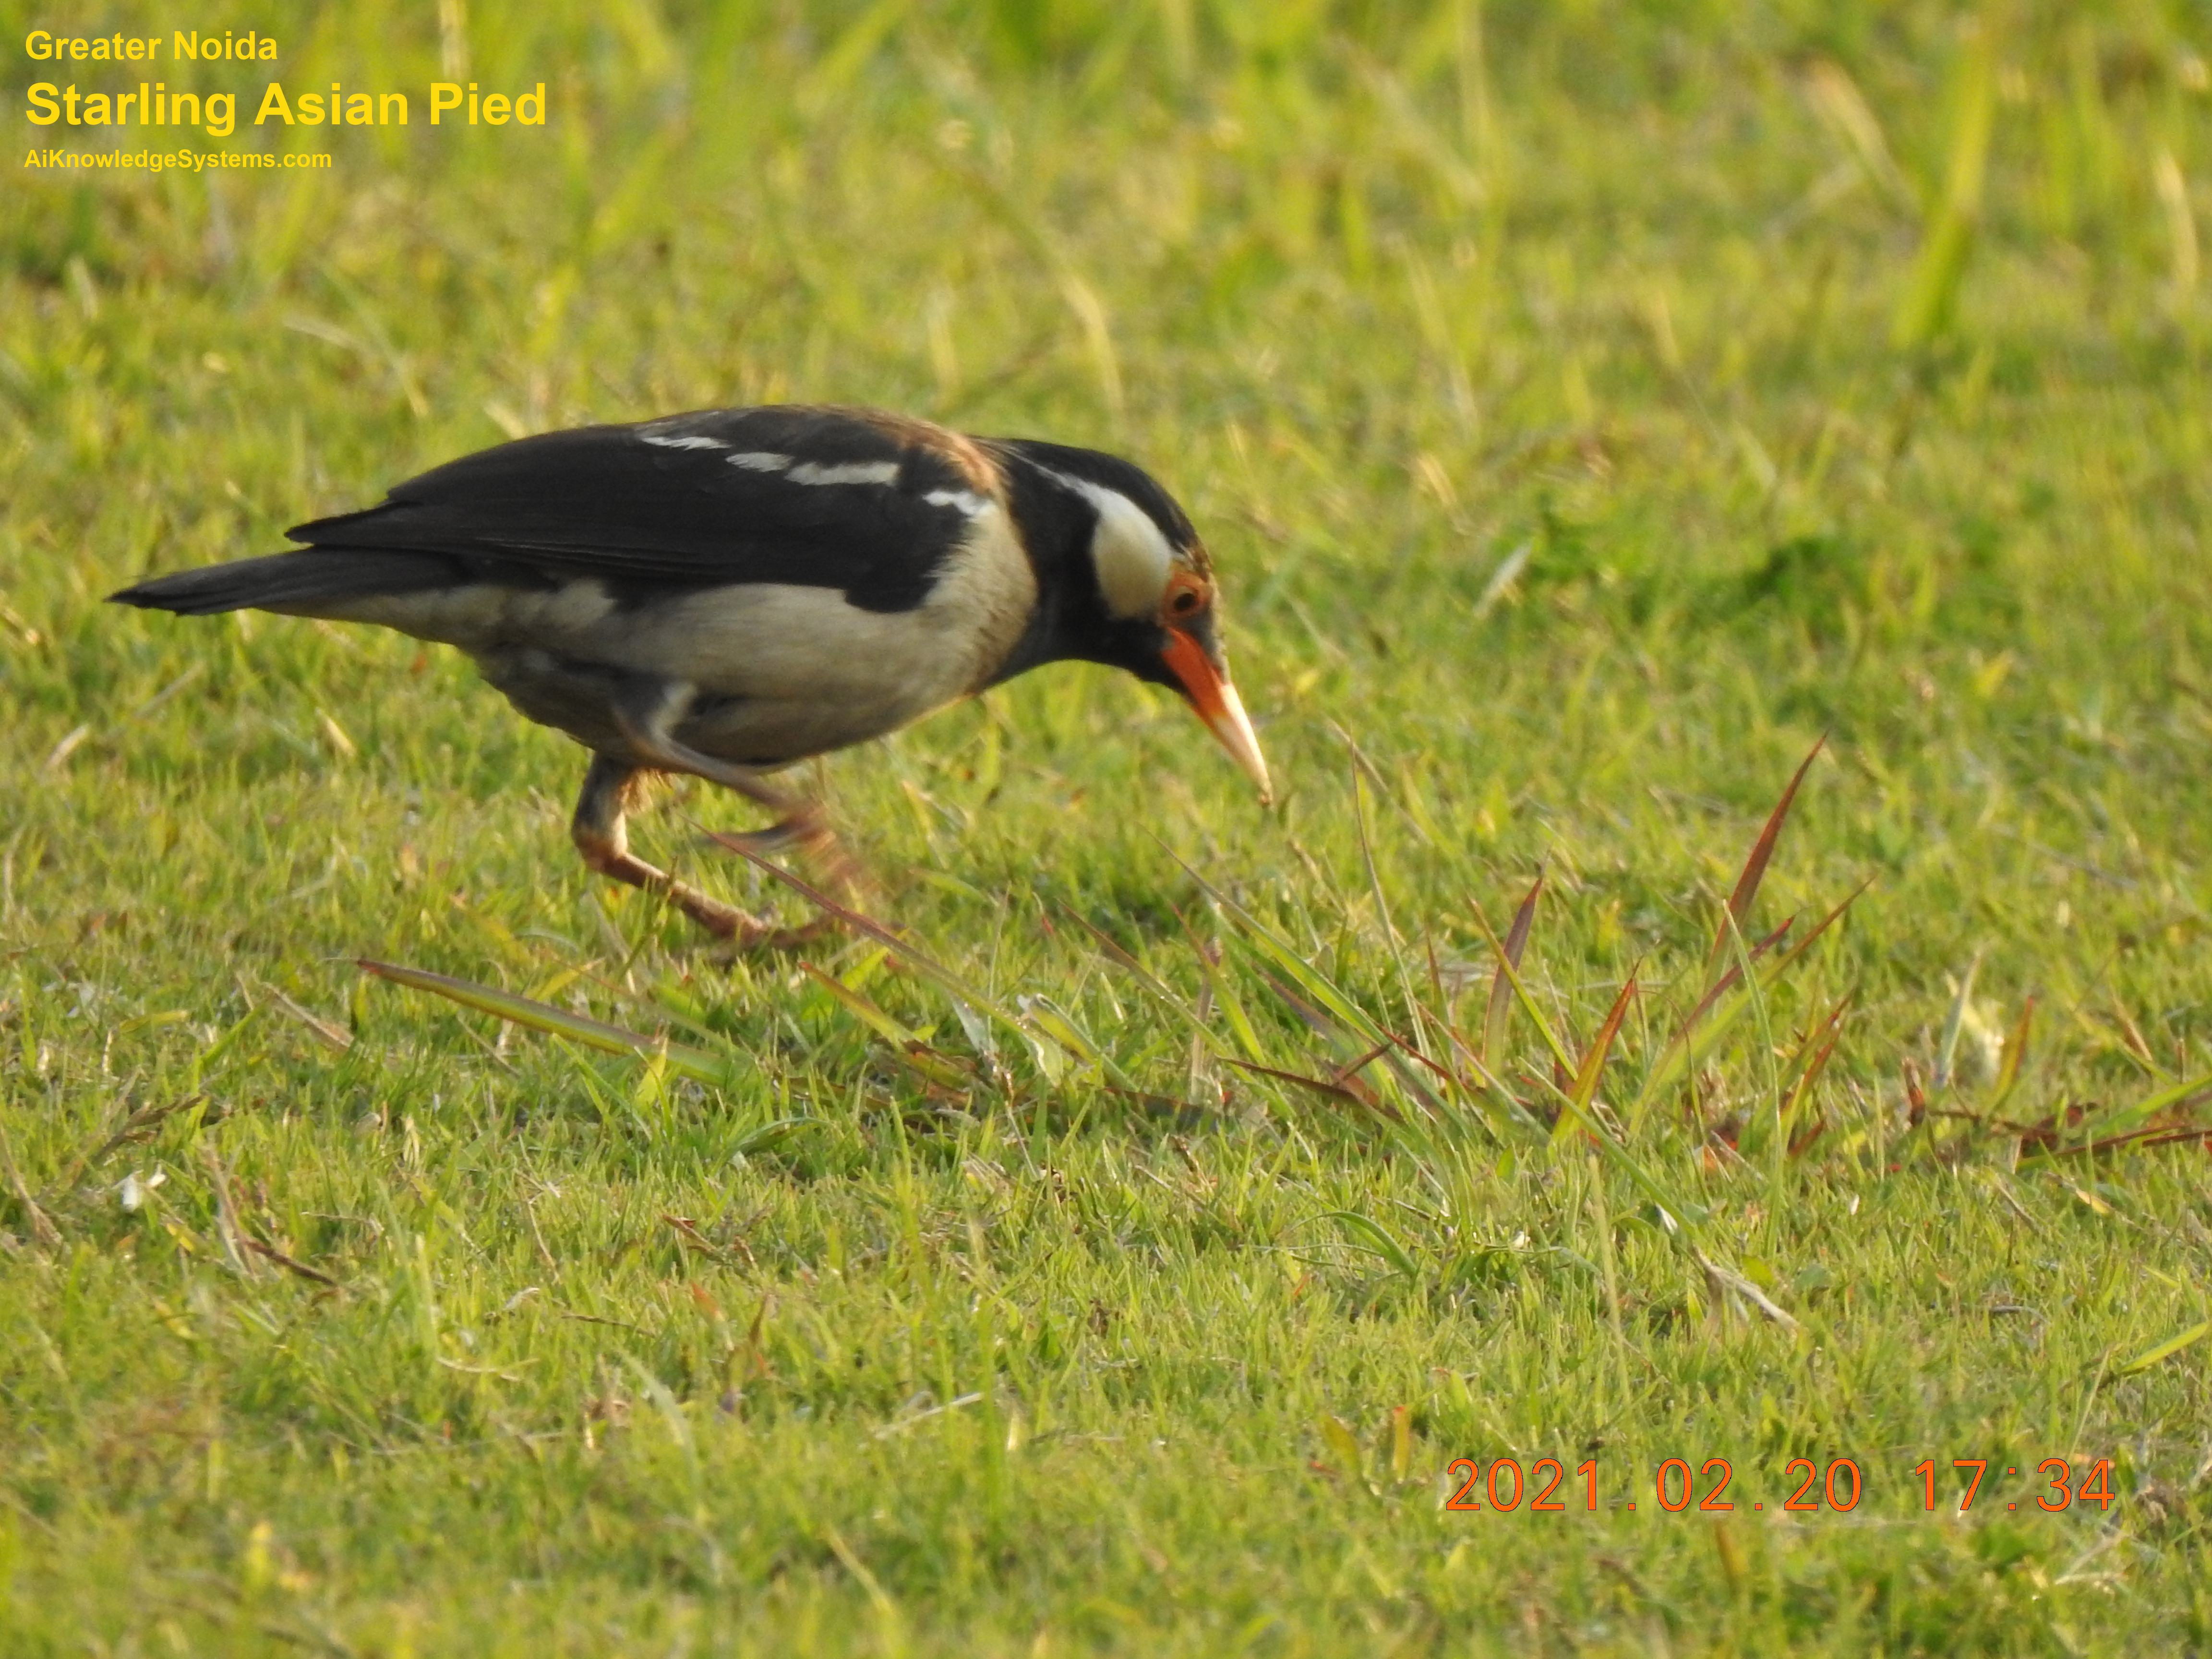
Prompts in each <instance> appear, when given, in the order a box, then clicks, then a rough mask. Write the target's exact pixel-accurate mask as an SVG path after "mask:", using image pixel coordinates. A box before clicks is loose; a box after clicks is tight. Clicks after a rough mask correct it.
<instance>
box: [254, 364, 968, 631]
mask: <svg viewBox="0 0 2212 1659" xmlns="http://www.w3.org/2000/svg"><path fill="white" fill-rule="evenodd" d="M998 494H999V486H998V484H997V478H996V472H995V468H994V463H992V462H991V461H990V460H989V459H987V457H986V456H985V454H984V453H983V452H982V451H981V449H980V448H978V447H976V446H975V445H973V444H972V443H970V442H969V441H967V440H965V439H962V438H959V437H957V436H956V435H953V434H951V433H948V432H945V431H944V430H942V429H941V428H937V427H933V426H930V425H928V424H927V423H925V422H918V421H906V420H902V419H901V418H899V417H897V416H889V415H878V414H876V413H873V412H872V411H866V410H836V409H821V408H811V407H805V406H801V405H781V406H771V407H766V408H759V409H729V410H704V411H702V412H700V413H696V414H690V415H677V416H669V417H668V418H666V419H665V420H658V421H648V422H642V423H641V424H638V425H635V426H594V427H581V428H574V429H572V430H569V431H565V432H547V433H543V434H540V435H538V436H536V437H532V438H524V439H520V440H519V441H516V442H513V443H509V444H501V445H500V446H498V447H496V448H493V449H487V450H483V451H480V452H478V453H476V454H474V455H465V456H463V457H462V458H461V459H459V460H457V461H451V462H448V463H447V465H444V466H441V467H437V468H435V469H434V470H433V471H428V472H425V473H423V474H422V476H421V477H416V478H411V479H410V480H409V481H408V482H407V483H403V484H400V485H398V487H397V488H395V489H393V490H392V493H391V495H389V496H388V497H387V498H386V500H385V501H383V502H382V503H381V504H380V505H379V506H376V507H370V508H369V509H368V510H367V511H366V512H362V513H345V514H343V515H341V516H339V517H337V518H330V519H318V520H315V521H314V522H313V523H312V524H303V525H301V526H297V527H296V528H295V529H293V530H290V531H289V532H286V533H287V534H288V535H289V536H290V537H291V538H293V539H294V540H295V541H300V542H305V543H307V544H309V545H310V546H312V547H313V548H316V549H318V550H326V551H329V552H331V553H334V554H335V553H342V552H344V551H347V550H362V551H398V550H404V551H407V552H413V553H433V554H440V555H443V556H447V557H450V558H453V559H457V560H459V561H461V562H463V564H464V565H465V566H472V567H477V568H489V569H491V570H497V569H500V568H507V569H513V570H516V571H517V574H520V573H522V572H528V573H532V574H535V575H537V576H538V577H539V578H541V579H542V578H543V577H545V576H553V577H566V576H594V577H598V578H599V579H601V580H605V582H606V583H607V584H608V585H609V586H610V588H611V589H612V590H614V591H615V592H617V594H618V595H619V594H622V593H624V592H641V591H643V592H650V591H653V590H655V589H659V588H662V587H665V586H702V587H705V586H723V585H726V584H733V583H744V582H789V583H793V584H797V585H800V586H810V587H834V588H837V589H840V590H842V592H844V593H845V595H846V597H847V598H848V599H850V600H851V601H852V603H853V604H854V605H859V606H860V607H862V608H863V609H866V610H870V611H902V610H909V609H912V608H913V607H914V606H915V605H920V604H921V601H922V599H924V598H925V597H926V596H927V593H928V592H929V590H930V587H931V586H932V584H933V582H934V581H935V580H936V577H937V574H938V572H939V569H940V568H942V566H943V565H944V563H945V561H946V560H947V559H948V558H949V557H950V556H951V553H952V551H953V550H954V548H955V547H957V545H958V544H959V542H960V539H961V538H962V537H963V534H964V533H965V532H967V530H968V527H969V520H970V519H971V518H972V517H973V515H974V514H975V513H978V512H980V511H981V510H982V509H983V508H984V507H985V506H986V505H987V503H988V501H990V500H991V499H992V498H993V497H994V496H996V495H998Z"/></svg>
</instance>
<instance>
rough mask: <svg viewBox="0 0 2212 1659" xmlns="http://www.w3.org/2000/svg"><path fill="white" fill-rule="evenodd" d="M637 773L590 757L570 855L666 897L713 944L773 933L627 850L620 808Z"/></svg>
mask: <svg viewBox="0 0 2212 1659" xmlns="http://www.w3.org/2000/svg"><path fill="white" fill-rule="evenodd" d="M638 770H639V769H638V768H636V767H635V766H631V765H629V764H628V763H625V762H623V761H618V760H610V759H609V758H608V757H606V756H605V755H594V756H593V757H592V769H591V770H590V771H588V772H586V774H585V775H584V788H583V793H581V794H580V795H578V796H577V797H576V816H575V817H574V820H572V821H571V823H570V824H569V834H570V835H571V836H573V837H574V840H575V842H576V850H577V851H578V852H579V853H581V854H583V855H584V862H585V863H586V865H588V866H591V867H592V869H593V870H596V871H597V872H599V874H601V875H603V876H612V877H613V878H615V879H616V880H617V881H626V882H628V883H629V884H630V885H631V886H633V887H642V888H644V889H645V890H646V891H647V892H648V893H660V894H664V895H665V896H666V897H667V899H668V901H669V902H670V903H671V904H673V905H675V906H676V907H677V908H678V909H680V910H682V911H683V912H684V915H687V916H689V917H690V918H691V920H692V921H696V922H697V923H698V924H699V925H700V926H701V927H704V928H705V929H706V930H707V931H708V933H713V934H714V936H715V937H716V938H718V939H738V940H741V941H743V942H744V943H747V944H750V943H753V942H755V941H757V940H758V939H764V938H767V937H768V936H769V934H770V933H773V932H774V931H775V930H774V929H772V928H771V927H769V926H768V925H767V924H766V923H764V922H763V921H759V920H758V919H757V918H756V917H753V916H750V915H746V914H745V913H744V911H743V910H739V909H735V908H732V907H731V906H729V905H726V904H724V903H722V902H720V900H718V899H711V898H708V896H706V895H705V894H704V893H702V892H700V891H699V890H696V888H691V887H687V886H685V885H684V884H683V883H682V882H680V881H678V880H677V879H676V878H674V877H672V876H671V875H670V874H669V873H668V872H666V871H665V870H658V869H655V868H654V867H653V866H652V865H650V864H647V862H646V861H645V860H643V859H641V858H637V857H635V856H633V855H632V854H631V853H630V850H629V833H628V832H627V831H626V830H625V829H623V807H624V806H626V805H628V804H629V786H630V782H631V781H632V780H633V779H635V777H636V776H637V775H638Z"/></svg>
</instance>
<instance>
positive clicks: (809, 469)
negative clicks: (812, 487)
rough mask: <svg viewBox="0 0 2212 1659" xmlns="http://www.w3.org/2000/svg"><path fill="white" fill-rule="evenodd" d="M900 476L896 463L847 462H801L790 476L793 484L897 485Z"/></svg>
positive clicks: (792, 470)
mask: <svg viewBox="0 0 2212 1659" xmlns="http://www.w3.org/2000/svg"><path fill="white" fill-rule="evenodd" d="M733 459H734V458H733ZM898 475H899V464H898V463H897V462H896V461H845V462H842V463H840V464H838V465H835V466H823V465H821V464H819V463H818V462H815V461H801V462H800V463H799V465H797V466H794V467H793V468H792V469H791V471H790V473H789V475H788V476H789V477H790V479H791V481H792V483H803V484H887V483H897V482H898Z"/></svg>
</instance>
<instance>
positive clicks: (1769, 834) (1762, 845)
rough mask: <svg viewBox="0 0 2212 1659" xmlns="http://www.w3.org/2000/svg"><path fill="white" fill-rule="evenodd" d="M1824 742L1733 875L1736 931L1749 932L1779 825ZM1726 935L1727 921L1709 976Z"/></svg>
mask: <svg viewBox="0 0 2212 1659" xmlns="http://www.w3.org/2000/svg"><path fill="white" fill-rule="evenodd" d="M1827 742H1828V736H1827V733H1826V732H1822V733H1821V734H1820V742H1818V743H1816V744H1814V745H1813V751H1812V753H1810V754H1808V755H1807V756H1806V757H1805V758H1804V759H1803V760H1802V761H1801V762H1800V763H1798V766H1797V770H1796V774H1795V775H1793V776H1792V777H1791V778H1790V787H1788V788H1786V789H1784V791H1783V792H1782V799H1780V800H1778V801H1777V802H1775V803H1774V810H1773V811H1771V812H1770V813H1768V814H1767V817H1766V827H1765V829H1761V830H1760V831H1759V839H1758V840H1757V841H1755V842H1753V843H1752V847H1751V856H1750V857H1749V858H1747V859H1746V860H1744V861H1743V873H1742V874H1741V875H1740V876H1738V877H1737V878H1736V883H1735V892H1733V893H1731V894H1729V902H1728V908H1729V915H1730V916H1731V917H1733V918H1734V919H1735V928H1736V931H1737V932H1738V933H1748V931H1749V927H1748V924H1749V921H1750V917H1751V907H1752V905H1753V903H1754V902H1756V901H1757V900H1758V897H1759V884H1760V883H1761V882H1763V881H1765V879H1766V866H1767V865H1768V863H1769V862H1771V860H1772V859H1773V857H1774V844H1775V842H1777V841H1778V840H1779V839H1780V838H1781V836H1782V826H1783V824H1784V823H1786V822H1787V821H1788V819H1789V817H1790V806H1791V805H1793V804H1794V803H1795V802H1796V799H1797V786H1798V785H1800V784H1801V783H1802V782H1804V781H1805V774H1806V773H1808V772H1809V771H1810V770H1812V769H1813V763H1814V761H1815V760H1817V759H1819V758H1820V750H1822V749H1824V748H1826V746H1827ZM1728 936H1729V924H1728V923H1727V922H1726V921H1723V922H1722V923H1721V925H1720V927H1719V929H1718V930H1717V932H1716V933H1714V934H1713V948H1712V954H1711V957H1709V958H1708V960H1707V962H1706V964H1705V972H1706V974H1707V975H1709V976H1710V975H1711V973H1712V971H1713V969H1716V968H1717V967H1719V966H1720V963H1721V958H1722V957H1724V956H1726V955H1727V954H1728Z"/></svg>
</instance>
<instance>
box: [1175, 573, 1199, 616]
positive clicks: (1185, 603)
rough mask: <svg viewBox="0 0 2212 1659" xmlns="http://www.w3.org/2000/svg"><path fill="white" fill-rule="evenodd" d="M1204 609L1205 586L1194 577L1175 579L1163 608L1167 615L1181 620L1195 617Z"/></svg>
mask: <svg viewBox="0 0 2212 1659" xmlns="http://www.w3.org/2000/svg"><path fill="white" fill-rule="evenodd" d="M1205 608H1206V587H1205V585H1204V584H1203V583H1201V582H1200V581H1199V580H1196V579H1195V578H1194V577H1189V576H1178V577H1176V579H1175V581H1174V582H1173V583H1172V584H1171V585H1170V587H1169V589H1168V597H1167V605H1166V607H1165V609H1166V611H1167V613H1168V615H1169V616H1170V617H1176V619H1177V620H1182V619H1183V618H1185V617H1194V616H1196V615H1197V614H1198V613H1199V612H1200V611H1203V610H1204V609H1205Z"/></svg>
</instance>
